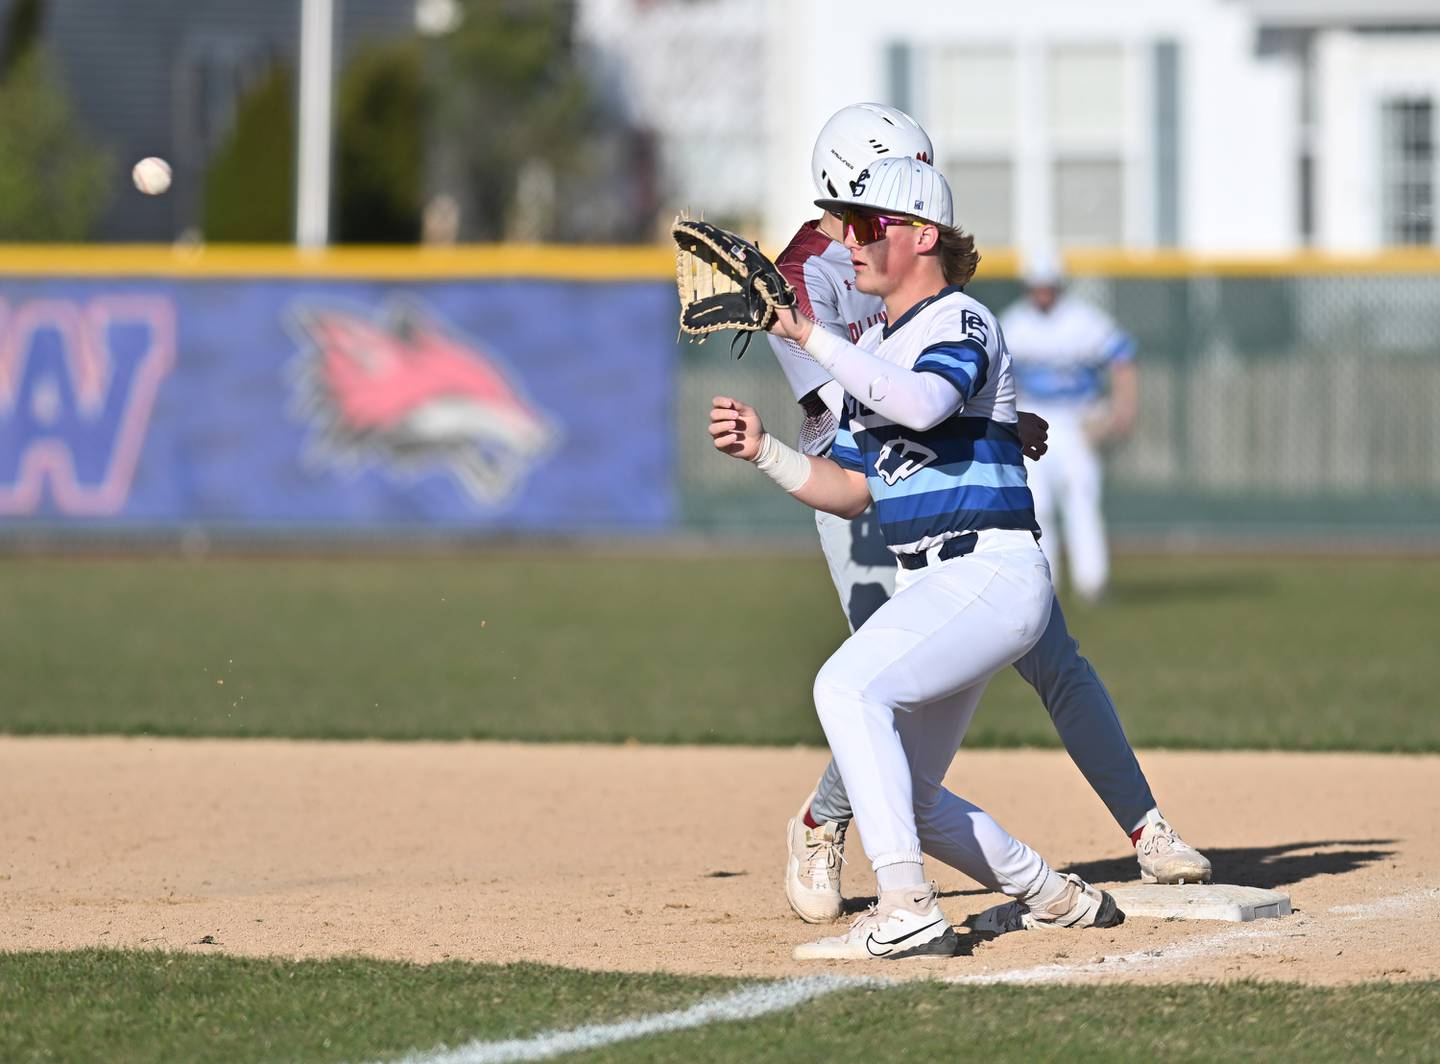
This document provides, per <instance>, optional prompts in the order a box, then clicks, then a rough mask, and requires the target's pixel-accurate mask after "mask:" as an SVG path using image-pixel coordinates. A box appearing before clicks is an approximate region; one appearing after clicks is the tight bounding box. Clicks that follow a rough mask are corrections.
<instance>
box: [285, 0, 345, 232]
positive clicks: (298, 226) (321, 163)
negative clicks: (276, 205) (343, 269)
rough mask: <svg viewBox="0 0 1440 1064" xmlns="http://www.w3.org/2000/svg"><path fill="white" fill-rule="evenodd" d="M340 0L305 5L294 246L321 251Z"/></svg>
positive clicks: (306, 0)
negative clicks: (336, 23) (337, 10)
mask: <svg viewBox="0 0 1440 1064" xmlns="http://www.w3.org/2000/svg"><path fill="white" fill-rule="evenodd" d="M334 65H335V0H300V122H299V133H300V143H299V146H298V155H299V162H300V165H299V168H298V169H299V174H298V177H297V180H296V187H295V242H296V243H297V244H299V245H300V246H301V247H304V248H322V247H324V246H325V245H326V244H327V243H328V242H329V239H330V136H331V111H332V103H331V86H332V84H333V76H334Z"/></svg>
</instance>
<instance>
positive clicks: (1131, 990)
mask: <svg viewBox="0 0 1440 1064" xmlns="http://www.w3.org/2000/svg"><path fill="white" fill-rule="evenodd" d="M956 963H957V964H961V963H963V962H960V961H957V962H956ZM857 974H858V973H857ZM863 974H867V975H877V974H880V975H883V974H884V973H883V972H872V971H869V970H867V971H866V972H865V973H863ZM736 985H737V984H736V983H735V982H734V981H733V980H723V979H698V978H682V977H678V976H670V975H621V974H613V973H596V972H577V971H572V970H567V969H561V968H547V967H544V966H540V965H532V964H523V965H521V964H517V965H504V966H501V965H474V964H461V963H458V962H457V963H444V964H434V965H425V966H420V965H410V964H399V963H394V962H385V961H374V960H361V959H344V960H333V961H279V960H243V959H236V958H227V957H219V956H213V957H204V956H195V955H176V954H161V953H137V952H118V951H115V952H111V951H100V950H87V951H83V952H79V953H61V954H56V953H30V954H13V953H12V954H0V1059H3V1060H5V1061H13V1062H16V1064H31V1062H35V1064H38V1062H40V1061H56V1060H77V1061H78V1060H95V1059H104V1060H106V1061H109V1062H112V1064H128V1062H139V1061H162V1060H164V1061H174V1060H184V1061H190V1062H196V1064H202V1062H207V1061H217V1062H219V1061H225V1062H245V1061H270V1060H286V1061H296V1062H307V1061H317V1062H318V1061H352V1062H360V1061H366V1060H375V1059H385V1058H394V1057H398V1056H401V1055H403V1054H405V1053H407V1052H411V1051H426V1050H431V1049H434V1048H436V1047H438V1046H440V1045H447V1046H450V1047H455V1046H458V1045H460V1044H463V1043H465V1042H467V1041H469V1040H472V1039H484V1040H486V1041H494V1040H499V1039H507V1038H518V1037H528V1036H533V1035H537V1034H540V1033H542V1032H547V1031H553V1030H556V1029H564V1028H570V1027H575V1026H578V1025H581V1024H587V1023H606V1022H614V1021H617V1020H620V1019H624V1018H629V1017H635V1016H642V1015H646V1014H650V1013H654V1012H659V1011H669V1010H672V1009H680V1008H684V1007H686V1006H688V1005H691V1004H694V1003H696V1002H697V1001H699V1000H701V999H702V998H709V997H714V996H718V995H720V994H724V993H726V992H728V991H730V990H732V989H734V987H735V986H736ZM1437 1014H1440V983H1434V982H1430V983H1408V984H1375V985H1366V986H1355V987H1341V988H1317V987H1301V986H1296V985H1293V984H1283V983H1270V984H1254V983H1230V984H1225V985H1219V986H1216V985H1208V986H1207V985H1200V986H1161V987H1154V986H1152V987H1143V986H1133V987H1122V986H1110V987H1039V988H1023V987H1005V986H992V987H957V986H942V985H936V984H933V983H930V984H925V983H922V984H910V985H907V986H903V987H899V988H893V989H883V990H847V991H842V992H839V993H836V994H832V995H830V996H828V997H825V998H823V999H821V1000H819V1001H816V1002H813V1003H811V1004H807V1005H803V1006H801V1007H799V1008H795V1009H790V1010H788V1011H784V1012H779V1013H774V1014H772V1015H769V1016H764V1017H760V1018H756V1019H751V1020H746V1021H742V1022H731V1023H716V1024H712V1025H709V1026H705V1027H701V1028H697V1029H694V1030H689V1031H681V1032H676V1033H672V1034H668V1035H659V1036H651V1037H648V1038H645V1039H643V1040H639V1041H631V1042H624V1043H619V1044H616V1045H613V1046H610V1047H608V1048H605V1049H601V1050H596V1051H592V1052H590V1053H587V1054H583V1055H580V1059H594V1060H626V1061H629V1060H727V1061H729V1060H734V1061H746V1060H758V1059H772V1060H797V1059H798V1060H826V1061H836V1062H837V1064H838V1062H846V1061H857V1062H862V1064H872V1062H874V1061H877V1060H892V1059H897V1058H901V1057H906V1058H908V1059H917V1060H921V1059H924V1060H937V1059H957V1060H960V1059H963V1060H994V1061H1011V1060H1013V1061H1017V1062H1026V1064H1028V1062H1032V1061H1035V1060H1059V1059H1075V1060H1087V1061H1088V1060H1099V1061H1131V1060H1133V1061H1151V1060H1167V1061H1191V1060H1193V1061H1213V1060H1297V1061H1300V1060H1303V1061H1344V1060H1359V1059H1372V1058H1379V1057H1383V1058H1384V1059H1392V1060H1394V1059H1406V1060H1427V1059H1434V1058H1435V1056H1436V1054H1437V1053H1440V1034H1437V1025H1436V1023H1435V1016H1436V1015H1437ZM1427 1017H1428V1019H1427ZM569 1059H576V1057H571V1058H569Z"/></svg>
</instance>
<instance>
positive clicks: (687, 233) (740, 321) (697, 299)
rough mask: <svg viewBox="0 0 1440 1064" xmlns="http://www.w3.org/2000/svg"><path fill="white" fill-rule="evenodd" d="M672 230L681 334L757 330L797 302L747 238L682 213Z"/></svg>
mask: <svg viewBox="0 0 1440 1064" xmlns="http://www.w3.org/2000/svg"><path fill="white" fill-rule="evenodd" d="M670 233H671V235H672V236H673V237H674V238H675V247H676V254H675V286H676V288H678V289H679V290H680V331H681V332H683V333H686V334H687V335H690V336H707V335H709V334H710V333H713V332H719V331H720V330H721V329H735V330H737V331H738V332H746V333H749V332H759V331H761V330H764V329H768V328H770V326H771V325H773V324H775V317H776V314H777V313H778V311H779V310H780V308H782V307H793V306H794V305H795V289H794V288H792V287H791V286H790V283H789V282H788V281H786V280H785V278H784V277H783V276H782V275H781V273H780V271H779V270H778V269H777V268H776V267H775V264H774V263H773V262H771V261H770V260H769V259H767V258H766V257H765V255H764V253H763V252H762V251H761V250H760V249H759V248H758V247H756V246H755V245H754V244H752V243H750V241H748V240H746V239H744V238H743V237H739V236H736V235H735V234H734V233H731V232H728V231H726V230H724V229H721V228H720V227H719V226H715V225H711V224H710V223H709V222H697V221H693V220H692V219H689V218H686V217H684V216H683V215H682V216H681V217H679V218H676V219H675V225H674V226H673V227H672V228H671V230H670ZM747 339H748V337H747Z"/></svg>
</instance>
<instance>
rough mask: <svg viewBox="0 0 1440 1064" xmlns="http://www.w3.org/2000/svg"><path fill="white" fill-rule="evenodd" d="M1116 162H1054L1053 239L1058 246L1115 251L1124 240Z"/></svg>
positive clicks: (1120, 170) (1121, 179) (1120, 183)
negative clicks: (1112, 249) (1111, 249)
mask: <svg viewBox="0 0 1440 1064" xmlns="http://www.w3.org/2000/svg"><path fill="white" fill-rule="evenodd" d="M1123 184H1124V173H1123V168H1122V167H1121V165H1120V160H1119V159H1058V160H1056V162H1055V238H1056V239H1057V240H1058V241H1060V243H1061V244H1062V245H1079V246H1082V247H1085V246H1089V247H1115V246H1117V245H1119V244H1120V243H1122V242H1123V239H1124V235H1125V233H1124V214H1123V207H1124V205H1123V202H1122V198H1121V188H1122V186H1123Z"/></svg>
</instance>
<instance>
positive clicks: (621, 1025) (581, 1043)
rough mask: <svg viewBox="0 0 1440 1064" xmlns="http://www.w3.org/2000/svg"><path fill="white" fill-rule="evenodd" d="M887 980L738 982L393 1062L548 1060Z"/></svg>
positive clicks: (447, 1063)
mask: <svg viewBox="0 0 1440 1064" xmlns="http://www.w3.org/2000/svg"><path fill="white" fill-rule="evenodd" d="M889 985H890V983H889V981H888V980H884V979H863V978H845V977H842V976H837V975H818V976H807V977H806V978H803V979H785V980H781V981H780V982H775V983H762V984H760V985H758V986H747V987H741V988H740V989H739V990H736V991H735V992H734V993H730V994H725V995H723V996H721V997H714V998H709V999H707V1000H704V1001H700V1002H698V1003H696V1004H694V1005H691V1006H690V1007H689V1008H684V1009H676V1010H674V1011H672V1012H659V1013H655V1014H653V1015H650V1016H638V1017H636V1018H634V1019H629V1020H621V1021H619V1022H617V1023H600V1024H586V1025H585V1026H583V1027H573V1028H571V1029H569V1030H565V1031H547V1032H542V1033H541V1034H537V1035H534V1036H532V1037H530V1038H508V1039H505V1040H504V1041H498V1042H485V1041H475V1042H467V1043H466V1044H465V1045H463V1046H458V1047H456V1048H454V1049H450V1048H447V1047H444V1046H442V1047H440V1048H439V1049H435V1050H427V1051H426V1052H424V1053H417V1054H412V1055H411V1056H408V1057H404V1058H403V1059H402V1060H400V1061H398V1062H396V1064H502V1062H505V1061H518V1060H548V1059H550V1058H551V1057H556V1056H559V1055H560V1054H562V1053H575V1052H579V1051H580V1050H584V1049H597V1048H599V1047H601V1046H608V1045H614V1044H615V1043H617V1042H628V1041H631V1040H633V1039H636V1038H646V1037H649V1036H650V1035H656V1034H667V1033H669V1032H671V1031H685V1030H690V1029H692V1028H695V1027H704V1026H706V1025H707V1024H712V1023H729V1022H732V1021H735V1020H748V1019H753V1018H754V1017H756V1016H765V1015H768V1014H770V1013H772V1012H783V1011H785V1010H786V1009H792V1008H794V1007H796V1006H797V1005H803V1004H805V1003H806V1002H809V1001H813V1000H815V999H816V998H820V997H824V996H825V995H827V994H833V993H835V992H836V991H838V990H857V989H865V988H874V987H884V986H889Z"/></svg>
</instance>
